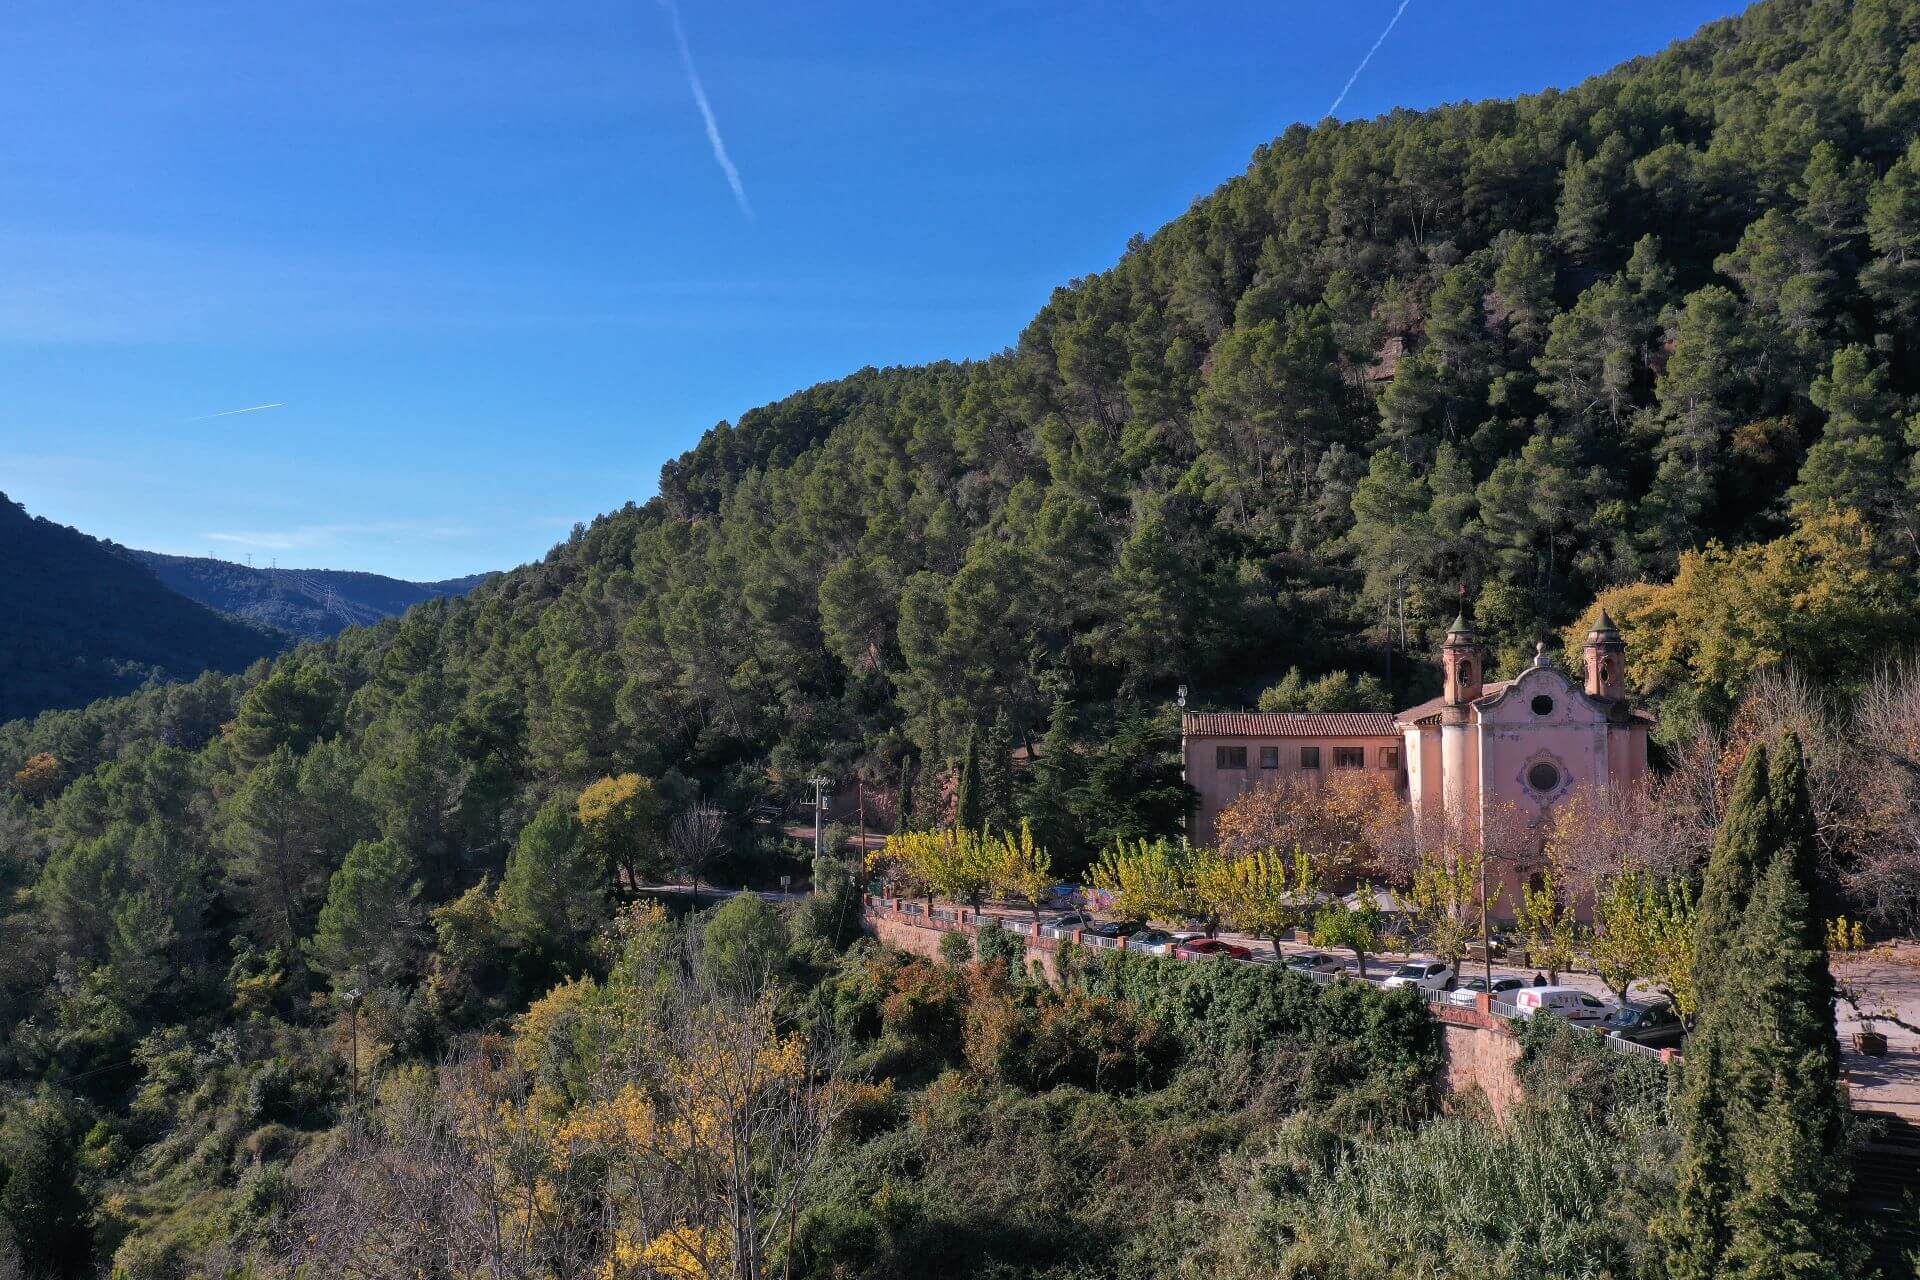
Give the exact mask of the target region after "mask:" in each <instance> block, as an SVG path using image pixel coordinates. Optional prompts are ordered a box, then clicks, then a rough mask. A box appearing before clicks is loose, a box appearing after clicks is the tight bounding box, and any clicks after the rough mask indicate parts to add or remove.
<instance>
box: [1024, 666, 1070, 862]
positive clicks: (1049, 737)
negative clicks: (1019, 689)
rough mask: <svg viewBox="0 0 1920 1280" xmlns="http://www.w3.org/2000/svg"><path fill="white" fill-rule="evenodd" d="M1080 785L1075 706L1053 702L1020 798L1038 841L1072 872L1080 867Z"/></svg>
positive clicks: (1063, 699) (1056, 699)
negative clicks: (1077, 814) (1075, 799)
mask: <svg viewBox="0 0 1920 1280" xmlns="http://www.w3.org/2000/svg"><path fill="white" fill-rule="evenodd" d="M1079 785H1080V754H1079V751H1078V750H1077V749H1076V744H1075V741H1074V733H1073V704H1072V703H1070V702H1068V701H1067V700H1066V699H1065V698H1055V699H1054V700H1053V712H1052V714H1051V716H1050V717H1049V719H1048V721H1047V732H1046V733H1045V734H1044V735H1043V736H1042V737H1041V739H1040V744H1039V747H1038V748H1037V750H1036V752H1035V755H1034V760H1033V769H1032V773H1031V776H1030V778H1029V781H1028V783H1027V787H1026V790H1025V793H1024V794H1023V795H1022V796H1021V798H1020V814H1021V816H1022V817H1024V818H1026V819H1027V820H1028V821H1029V822H1031V823H1032V824H1033V834H1034V838H1035V839H1036V840H1038V841H1039V842H1040V844H1041V845H1043V846H1045V847H1046V848H1048V849H1050V850H1053V851H1054V853H1055V855H1056V857H1061V856H1064V857H1065V867H1064V868H1063V870H1066V871H1069V872H1071V871H1072V870H1073V869H1074V868H1075V867H1076V866H1077V864H1078V858H1077V856H1076V855H1077V853H1078V848H1079V845H1080V832H1079V824H1078V822H1077V821H1076V820H1075V817H1074V806H1073V795H1074V792H1075V790H1076V789H1077V788H1078V787H1079Z"/></svg>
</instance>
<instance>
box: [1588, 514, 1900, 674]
mask: <svg viewBox="0 0 1920 1280" xmlns="http://www.w3.org/2000/svg"><path fill="white" fill-rule="evenodd" d="M1602 607H1604V608H1605V609H1606V611H1607V612H1608V614H1609V615H1610V616H1611V617H1612V618H1613V619H1614V621H1615V622H1616V623H1617V624H1618V625H1619V627H1620V631H1621V635H1622V637H1623V638H1624V639H1625V640H1626V642H1627V672H1628V675H1629V676H1630V678H1631V679H1632V681H1633V683H1634V686H1635V688H1636V689H1638V690H1639V691H1640V692H1642V693H1661V692H1665V691H1669V690H1675V689H1679V688H1681V687H1684V686H1686V685H1689V684H1691V685H1698V686H1701V687H1704V688H1708V689H1711V690H1714V691H1715V692H1717V693H1718V694H1719V695H1720V696H1722V697H1724V698H1725V699H1727V700H1728V701H1729V702H1731V701H1733V700H1737V699H1738V698H1739V696H1740V694H1741V693H1742V692H1743V691H1744V690H1745V689H1746V686H1747V684H1748V682H1749V681H1750V680H1751V679H1752V678H1753V676H1754V675H1755V673H1757V672H1759V671H1763V670H1766V669H1768V668H1773V667H1779V666H1782V665H1786V664H1791V665H1793V666H1795V667H1798V668H1800V669H1802V670H1807V671H1817V672H1819V673H1820V674H1821V676H1822V677H1823V678H1826V679H1832V678H1835V677H1840V678H1845V677H1847V676H1849V675H1857V674H1860V673H1863V672H1865V671H1867V670H1868V669H1869V668H1870V667H1871V666H1872V664H1873V663H1874V662H1877V661H1879V660H1880V658H1881V656H1882V655H1883V654H1885V653H1886V652H1887V651H1888V650H1889V649H1890V648H1892V647H1893V646H1895V645H1896V644H1898V643H1900V642H1902V641H1903V640H1905V639H1908V638H1910V637H1911V635H1912V633H1913V627H1914V624H1915V609H1914V603H1913V598H1912V592H1911V590H1909V589H1908V587H1907V585H1906V581H1905V579H1904V578H1903V577H1902V575H1901V574H1900V573H1899V572H1898V570H1897V569H1895V568H1893V567H1891V566H1889V565H1887V564H1886V563H1885V562H1884V560H1883V558H1882V557H1881V556H1880V555H1879V554H1878V553H1877V551H1876V549H1875V537H1874V531H1873V529H1872V528H1871V527H1870V526H1869V525H1868V524H1867V522H1866V520H1865V519H1863V518H1862V517H1861V515H1860V513H1859V512H1857V511H1837V512H1829V513H1827V514H1823V515H1816V516H1811V517H1809V518H1807V519H1804V520H1802V521H1801V522H1800V523H1799V524H1798V525H1797V526H1795V528H1794V529H1793V531H1792V532H1790V533H1788V534H1786V535H1785V536H1784V537H1780V538H1776V539H1774V540H1773V541H1771V542H1763V543H1758V544H1755V545H1752V546H1746V547H1736V548H1728V547H1726V546H1723V545H1722V544H1720V543H1718V542H1710V543H1708V544H1707V545H1706V546H1705V547H1703V548H1701V549H1700V550H1698V551H1689V552H1685V553H1683V554H1682V555H1681V557H1680V567H1679V571H1678V572H1677V573H1676V574H1675V575H1674V577H1673V580H1672V581H1671V582H1666V583H1644V582H1643V583H1634V584H1631V585H1628V586H1622V587H1615V588H1613V589H1612V590H1609V591H1606V592H1603V593H1602V594H1601V596H1600V598H1599V600H1597V601H1596V602H1595V606H1594V608H1593V609H1592V610H1591V611H1589V612H1588V614H1587V615H1586V616H1584V617H1582V618H1581V619H1579V620H1578V621H1577V622H1576V623H1575V624H1574V625H1573V626H1571V627H1569V628H1568V629H1567V632H1566V638H1567V641H1568V643H1569V646H1570V649H1569V652H1573V653H1578V652H1579V646H1580V645H1581V644H1582V643H1584V641H1585V639H1586V633H1587V631H1588V629H1589V628H1590V627H1591V626H1592V625H1593V622H1594V620H1595V618H1597V617H1598V615H1599V611H1600V609H1601V608H1602Z"/></svg>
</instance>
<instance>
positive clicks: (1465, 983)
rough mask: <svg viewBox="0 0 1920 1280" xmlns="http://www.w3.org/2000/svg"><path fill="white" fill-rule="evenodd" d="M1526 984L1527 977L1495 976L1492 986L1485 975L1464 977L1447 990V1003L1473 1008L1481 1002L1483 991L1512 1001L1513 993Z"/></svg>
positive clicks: (1497, 998) (1497, 997)
mask: <svg viewBox="0 0 1920 1280" xmlns="http://www.w3.org/2000/svg"><path fill="white" fill-rule="evenodd" d="M1526 985H1527V980H1526V979H1525V978H1515V977H1511V976H1509V977H1504V978H1495V979H1494V980H1493V985H1492V986H1491V987H1489V986H1488V985H1487V980H1486V979H1485V978H1484V977H1481V978H1463V979H1461V981H1460V983H1459V985H1458V986H1456V987H1454V989H1453V990H1451V991H1449V992H1447V1003H1448V1004H1457V1005H1459V1006H1460V1007H1461V1008H1463V1009H1471V1008H1473V1007H1474V1005H1475V1004H1477V1003H1478V1002H1479V996H1480V993H1481V992H1482V991H1490V992H1492V993H1493V998H1494V999H1495V1000H1505V1001H1508V1002H1509V1003H1511V1002H1512V1000H1513V993H1514V992H1516V991H1518V990H1519V989H1520V988H1521V987H1524V986H1526Z"/></svg>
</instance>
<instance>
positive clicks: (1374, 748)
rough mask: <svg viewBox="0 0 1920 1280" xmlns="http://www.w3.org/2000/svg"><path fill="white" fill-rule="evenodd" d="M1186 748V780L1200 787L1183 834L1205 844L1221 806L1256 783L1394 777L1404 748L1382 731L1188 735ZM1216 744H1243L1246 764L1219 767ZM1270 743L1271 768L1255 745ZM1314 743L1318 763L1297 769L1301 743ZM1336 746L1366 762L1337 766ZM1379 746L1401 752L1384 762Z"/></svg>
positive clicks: (1402, 767)
mask: <svg viewBox="0 0 1920 1280" xmlns="http://www.w3.org/2000/svg"><path fill="white" fill-rule="evenodd" d="M1183 747H1184V750H1185V752H1186V775H1187V785H1188V786H1190V787H1192V788H1193V789H1194V790H1195V791H1197V792H1199V793H1200V799H1199V802H1198V803H1197V804H1196V805H1195V806H1194V813H1193V826H1192V829H1191V831H1190V832H1189V833H1188V838H1189V839H1190V840H1192V841H1193V842H1194V843H1195V844H1210V843H1212V841H1213V824H1214V819H1215V818H1217V817H1219V815H1220V811H1221V810H1223V809H1225V808H1226V807H1227V806H1228V805H1230V804H1232V803H1233V802H1234V801H1235V800H1238V799H1239V798H1240V797H1241V796H1244V795H1247V794H1248V793H1250V792H1252V791H1254V790H1256V789H1257V788H1259V787H1266V786H1276V785H1281V784H1286V785H1295V784H1299V783H1302V782H1306V783H1312V784H1315V785H1318V784H1319V783H1322V782H1325V781H1326V780H1327V779H1328V778H1330V777H1332V776H1333V775H1334V774H1336V773H1349V772H1351V773H1366V774H1373V775H1386V776H1388V777H1396V776H1399V775H1401V774H1402V773H1403V772H1404V771H1405V769H1406V763H1405V757H1406V749H1405V745H1404V743H1403V742H1402V740H1401V738H1400V736H1399V735H1397V734H1382V735H1368V736H1359V735H1354V736H1348V737H1324V738H1309V737H1291V736H1289V737H1271V738H1269V737H1218V738H1216V737H1189V738H1187V739H1186V740H1185V742H1184V744H1183ZM1216 747H1245V748H1246V751H1247V767H1246V768H1244V769H1222V768H1220V767H1219V766H1218V765H1217V764H1216V763H1215V760H1216V752H1215V750H1214V749H1215V748H1216ZM1262 747H1274V748H1276V749H1277V750H1278V751H1279V762H1278V765H1277V767H1275V768H1272V769H1265V768H1262V767H1261V765H1260V748H1262ZM1302 747H1318V748H1319V749H1320V767H1319V768H1318V769H1302V768H1301V767H1300V748H1302ZM1340 747H1353V748H1357V749H1358V750H1360V751H1362V752H1364V753H1365V760H1366V763H1365V764H1364V765H1362V766H1361V767H1360V768H1358V769H1351V770H1349V769H1341V768H1339V767H1337V766H1336V765H1335V764H1334V752H1335V750H1336V749H1337V748H1340ZM1382 748H1390V749H1392V750H1393V751H1395V752H1398V753H1399V755H1400V757H1401V758H1400V760H1398V761H1396V762H1395V763H1393V764H1392V765H1390V766H1383V765H1382V764H1381V763H1380V761H1381V754H1380V753H1381V750H1382Z"/></svg>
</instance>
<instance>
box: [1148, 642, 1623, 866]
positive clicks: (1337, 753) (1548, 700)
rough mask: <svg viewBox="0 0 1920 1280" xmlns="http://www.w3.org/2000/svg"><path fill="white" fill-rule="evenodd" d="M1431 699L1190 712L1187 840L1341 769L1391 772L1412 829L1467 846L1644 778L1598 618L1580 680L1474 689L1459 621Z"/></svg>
mask: <svg viewBox="0 0 1920 1280" xmlns="http://www.w3.org/2000/svg"><path fill="white" fill-rule="evenodd" d="M1441 662H1442V664H1443V671H1444V675H1445V686H1444V691H1443V692H1442V693H1441V695H1440V696H1439V697H1437V698H1434V699H1432V700H1431V701H1428V702H1423V703H1421V704H1420V705H1419V706H1416V707H1410V708H1408V709H1407V710H1405V711H1399V712H1384V711H1381V712H1191V713H1188V714H1187V715H1186V716H1184V717H1183V718H1182V723H1181V746H1182V751H1183V754H1184V758H1185V768H1186V779H1187V783H1188V785H1190V786H1192V787H1193V788H1194V790H1195V791H1196V792H1198V794H1199V801H1198V804H1197V805H1196V808H1195V812H1194V814H1193V818H1192V821H1191V823H1190V837H1191V838H1192V840H1193V841H1194V842H1195V843H1196V844H1207V843H1210V842H1211V841H1212V839H1213V833H1214V823H1215V820H1216V819H1217V818H1218V817H1219V815H1220V812H1221V811H1222V810H1223V809H1225V808H1226V807H1227V806H1228V805H1230V804H1232V803H1233V802H1234V801H1235V800H1237V799H1238V798H1239V797H1240V796H1242V795H1245V794H1247V793H1249V792H1251V791H1253V790H1255V789H1257V788H1259V787H1261V786H1268V785H1276V784H1299V783H1309V784H1315V783H1320V782H1323V781H1325V780H1326V779H1327V778H1329V777H1331V776H1333V775H1334V774H1336V773H1337V772H1340V771H1343V770H1358V771H1372V772H1374V773H1376V774H1388V775H1391V776H1392V777H1393V778H1394V779H1395V780H1396V782H1397V783H1398V785H1399V786H1400V788H1401V790H1402V793H1403V794H1404V795H1405V796H1406V797H1407V798H1408V800H1409V801H1410V802H1411V804H1412V807H1413V810H1414V813H1415V816H1416V819H1417V820H1418V822H1419V823H1420V826H1421V828H1422V829H1425V830H1438V829H1440V827H1439V824H1440V823H1442V822H1444V823H1445V824H1446V825H1447V827H1450V828H1452V829H1453V830H1456V831H1460V832H1462V833H1464V834H1467V835H1468V836H1469V837H1474V836H1477V835H1478V834H1479V833H1480V832H1482V831H1483V830H1484V828H1485V824H1486V823H1488V822H1489V821H1499V822H1502V823H1509V822H1512V821H1515V820H1517V821H1519V822H1520V823H1522V824H1524V825H1525V826H1526V827H1528V828H1532V829H1536V830H1537V829H1539V828H1540V826H1541V821H1542V819H1543V818H1544V817H1545V816H1546V815H1547V813H1548V812H1549V811H1550V810H1551V809H1552V808H1553V806H1554V805H1555V804H1556V803H1558V802H1559V801H1560V800H1562V799H1564V798H1565V797H1566V796H1567V795H1569V794H1571V793H1572V792H1573V791H1574V790H1576V789H1577V788H1581V787H1592V786H1596V785H1598V786H1605V787H1610V788H1626V787H1631V786H1633V785H1636V784H1637V783H1638V782H1639V781H1640V779H1641V778H1642V777H1643V776H1644V775H1645V774H1646V770H1647V734H1648V731H1649V730H1650V729H1651V728H1652V726H1653V724H1654V717H1653V716H1652V714H1651V713H1649V712H1647V711H1644V710H1642V709H1640V708H1637V707H1635V706H1634V705H1633V704H1632V701H1631V700H1630V699H1629V697H1628V696H1627V686H1626V645H1625V643H1624V642H1623V641H1622V639H1621V636H1620V632H1619V629H1618V628H1617V627H1615V626H1614V624H1613V621H1612V619H1610V618H1608V617H1607V615H1606V613H1605V612H1604V611H1603V612H1602V613H1601V615H1600V618H1599V620H1598V621H1597V622H1596V623H1595V624H1594V627H1593V629H1592V630H1591V631H1589V632H1588V633H1587V637H1586V643H1585V645H1584V647H1583V653H1582V675H1583V679H1582V680H1581V681H1579V682H1576V681H1574V680H1571V679H1569V678H1568V677H1567V675H1566V674H1565V673H1564V672H1562V671H1561V670H1560V669H1559V668H1558V667H1557V666H1554V665H1553V664H1551V663H1549V662H1548V661H1547V659H1546V651H1545V646H1544V645H1543V646H1541V647H1540V649H1539V650H1537V651H1536V653H1535V655H1534V660H1533V663H1532V665H1530V666H1528V667H1527V668H1526V669H1525V670H1523V671H1521V672H1520V673H1519V674H1518V675H1516V676H1515V677H1514V678H1513V679H1511V680H1499V681H1492V682H1489V681H1487V680H1486V679H1485V673H1486V651H1485V648H1484V647H1483V646H1482V645H1481V643H1480V638H1479V636H1478V635H1477V634H1476V633H1475V631H1474V629H1473V626H1472V624H1471V623H1469V622H1468V621H1467V620H1466V618H1465V616H1464V615H1463V616H1462V617H1460V618H1458V619H1456V620H1455V621H1454V624H1453V626H1452V627H1451V628H1449V629H1448V631H1447V638H1446V643H1445V645H1444V646H1443V647H1442V649H1441Z"/></svg>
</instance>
